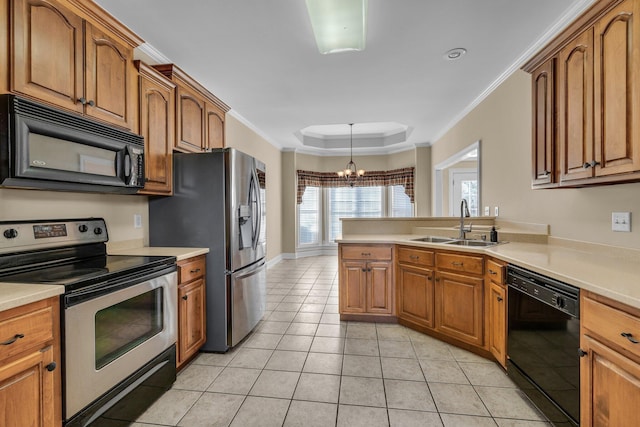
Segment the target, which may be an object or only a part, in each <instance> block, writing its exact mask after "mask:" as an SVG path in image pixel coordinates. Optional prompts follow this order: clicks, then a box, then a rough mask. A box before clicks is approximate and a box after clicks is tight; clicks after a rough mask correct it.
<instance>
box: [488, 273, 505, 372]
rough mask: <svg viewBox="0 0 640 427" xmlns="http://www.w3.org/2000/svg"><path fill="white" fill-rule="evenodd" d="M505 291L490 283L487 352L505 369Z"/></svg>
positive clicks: (501, 287) (502, 287)
mask: <svg viewBox="0 0 640 427" xmlns="http://www.w3.org/2000/svg"><path fill="white" fill-rule="evenodd" d="M506 300H507V290H506V288H505V287H504V286H503V285H499V284H497V283H493V282H490V284H489V300H488V305H489V306H488V307H487V310H488V311H489V317H488V319H489V325H490V329H489V337H488V338H489V351H490V352H491V354H493V356H494V357H495V358H496V360H497V361H498V362H499V363H500V364H501V365H502V366H503V367H505V368H506V364H507V304H506V302H507V301H506Z"/></svg>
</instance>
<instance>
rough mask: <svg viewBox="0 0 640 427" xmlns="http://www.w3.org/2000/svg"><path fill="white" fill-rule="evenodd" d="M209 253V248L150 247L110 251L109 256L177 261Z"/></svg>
mask: <svg viewBox="0 0 640 427" xmlns="http://www.w3.org/2000/svg"><path fill="white" fill-rule="evenodd" d="M206 253H209V248H173V247H150V246H141V247H137V248H127V249H115V250H110V251H109V255H141V256H174V257H176V258H177V260H178V261H182V260H183V259H187V258H191V257H194V256H198V255H204V254H206Z"/></svg>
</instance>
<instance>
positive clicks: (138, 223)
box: [133, 214, 142, 228]
mask: <svg viewBox="0 0 640 427" xmlns="http://www.w3.org/2000/svg"><path fill="white" fill-rule="evenodd" d="M133 228H142V215H140V214H133Z"/></svg>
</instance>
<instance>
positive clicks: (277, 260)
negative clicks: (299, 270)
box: [267, 254, 284, 269]
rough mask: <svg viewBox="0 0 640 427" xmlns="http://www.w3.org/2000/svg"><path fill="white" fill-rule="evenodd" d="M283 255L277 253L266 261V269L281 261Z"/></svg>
mask: <svg viewBox="0 0 640 427" xmlns="http://www.w3.org/2000/svg"><path fill="white" fill-rule="evenodd" d="M283 255H284V254H280V255H277V256H275V257H273V258H271V259H270V260H269V261H267V269H270V268H271V267H273V266H274V265H276V264H278V263H279V262H280V261H282V260H283V259H284V256H283Z"/></svg>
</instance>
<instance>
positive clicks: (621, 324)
mask: <svg viewBox="0 0 640 427" xmlns="http://www.w3.org/2000/svg"><path fill="white" fill-rule="evenodd" d="M582 304H583V307H582V310H583V312H582V326H583V328H584V329H588V330H589V331H591V332H592V333H589V332H587V335H592V336H594V337H601V338H603V339H604V340H606V341H608V342H610V343H613V344H616V345H617V346H619V347H622V348H624V349H625V350H627V351H629V352H631V353H632V354H634V355H635V356H638V357H640V343H637V344H636V343H633V342H632V340H636V341H640V318H638V317H636V316H634V315H632V314H629V313H626V312H624V311H621V310H618V309H616V308H613V307H610V306H608V305H605V304H602V303H600V302H598V301H594V300H592V299H590V298H583V300H582ZM623 334H625V335H626V334H629V335H628V338H627V337H625V336H624V335H623Z"/></svg>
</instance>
